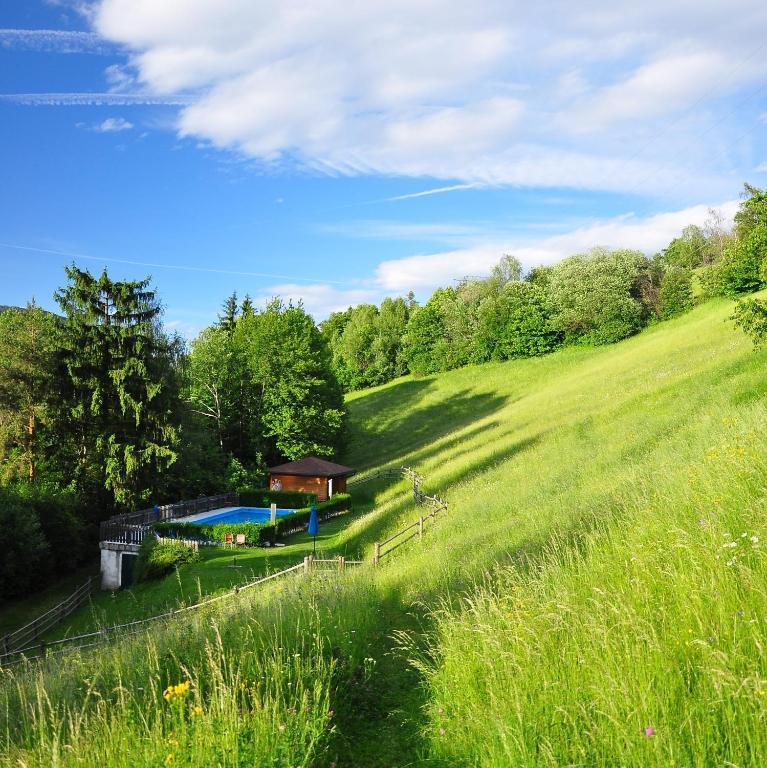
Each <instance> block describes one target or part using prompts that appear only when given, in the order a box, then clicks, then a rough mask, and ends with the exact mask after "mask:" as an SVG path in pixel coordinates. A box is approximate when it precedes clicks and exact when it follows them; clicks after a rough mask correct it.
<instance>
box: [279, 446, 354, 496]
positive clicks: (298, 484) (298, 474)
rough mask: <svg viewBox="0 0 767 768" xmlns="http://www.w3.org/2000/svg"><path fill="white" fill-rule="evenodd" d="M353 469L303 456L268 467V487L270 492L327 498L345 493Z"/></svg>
mask: <svg viewBox="0 0 767 768" xmlns="http://www.w3.org/2000/svg"><path fill="white" fill-rule="evenodd" d="M355 472H356V470H354V469H352V468H351V467H344V466H343V465H341V464H334V463H333V462H332V461H326V460H325V459H318V458H317V457H316V456H306V457H305V458H303V459H299V460H298V461H291V462H288V463H287V464H280V465H279V466H278V467H270V468H269V488H271V489H272V490H273V491H301V492H302V493H316V494H317V500H318V501H327V500H328V499H329V498H330V497H331V496H332V495H333V494H334V493H346V479H347V478H348V477H350V476H351V475H353V474H354V473H355Z"/></svg>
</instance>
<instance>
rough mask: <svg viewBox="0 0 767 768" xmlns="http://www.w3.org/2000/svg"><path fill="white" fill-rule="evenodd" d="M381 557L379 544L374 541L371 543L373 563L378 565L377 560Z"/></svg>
mask: <svg viewBox="0 0 767 768" xmlns="http://www.w3.org/2000/svg"><path fill="white" fill-rule="evenodd" d="M380 559H381V545H380V544H379V543H378V542H376V543H375V544H373V565H378V561H379V560H380Z"/></svg>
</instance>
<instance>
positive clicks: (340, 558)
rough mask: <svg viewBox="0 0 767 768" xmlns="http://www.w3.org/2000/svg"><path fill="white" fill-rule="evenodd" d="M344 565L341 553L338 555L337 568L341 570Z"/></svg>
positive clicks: (344, 561)
mask: <svg viewBox="0 0 767 768" xmlns="http://www.w3.org/2000/svg"><path fill="white" fill-rule="evenodd" d="M345 566H346V558H345V557H344V556H343V555H339V556H338V570H339V571H343V569H344V567H345Z"/></svg>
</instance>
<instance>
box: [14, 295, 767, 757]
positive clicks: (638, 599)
mask: <svg viewBox="0 0 767 768" xmlns="http://www.w3.org/2000/svg"><path fill="white" fill-rule="evenodd" d="M731 312H732V304H731V303H730V302H725V301H719V302H712V303H709V304H707V305H705V306H703V307H700V308H698V309H697V310H695V311H694V312H692V313H690V314H689V315H687V316H685V317H683V318H681V319H679V320H675V321H672V322H668V323H664V324H661V325H659V326H657V327H655V328H652V329H650V330H648V331H646V332H644V333H642V334H641V335H639V336H637V337H635V338H633V339H630V340H628V341H625V342H623V343H621V344H619V345H615V346H612V347H605V348H601V349H596V350H591V349H569V350H565V351H562V352H558V353H556V354H554V355H552V356H550V357H547V358H543V359H537V360H529V361H518V362H511V363H503V364H497V365H492V364H491V365H485V366H481V367H472V368H466V369H462V370H459V371H454V372H451V373H448V374H444V375H442V376H439V377H431V378H426V379H421V380H414V379H409V378H408V379H402V380H399V381H397V382H393V383H391V384H389V385H386V386H384V387H381V388H378V389H375V390H368V391H365V392H360V393H355V394H354V395H352V396H350V398H349V406H350V410H351V430H352V434H351V444H350V448H349V451H348V455H347V456H346V457H345V461H346V462H348V463H351V464H353V465H356V466H359V467H375V466H380V465H387V464H389V465H400V464H408V465H411V466H413V467H415V468H417V469H418V470H419V471H420V472H421V473H422V474H423V475H424V476H425V477H426V478H427V485H428V489H429V490H434V491H437V492H439V493H440V494H441V495H443V496H446V497H447V499H448V500H449V502H450V505H451V512H450V515H449V517H448V518H447V519H445V520H443V521H441V522H440V523H439V525H437V526H435V527H434V528H433V529H432V530H431V531H430V532H429V534H428V536H427V537H426V539H425V541H424V543H423V544H418V543H416V542H413V543H412V544H411V545H410V546H408V547H405V548H403V549H402V550H400V551H399V552H398V553H397V555H395V556H394V557H393V558H392V559H391V561H389V562H388V563H385V565H384V566H383V567H381V568H380V569H378V571H375V572H373V571H372V569H360V570H358V571H357V572H356V573H350V574H349V575H348V576H347V577H344V578H337V577H328V578H320V577H313V578H311V579H294V580H291V581H286V582H285V583H283V584H280V585H276V586H274V587H270V588H264V589H261V590H259V591H258V592H256V591H255V590H254V591H253V593H252V594H251V593H248V594H243V595H240V596H239V597H238V598H236V599H232V600H231V601H224V602H223V603H221V604H220V606H221V607H220V608H218V609H216V610H210V611H209V612H207V613H205V614H204V615H201V616H199V617H197V616H195V617H194V618H192V619H191V620H189V621H188V622H184V623H181V622H176V623H171V624H169V625H167V626H163V627H160V628H158V629H157V630H156V631H154V632H153V633H152V634H151V635H137V636H136V637H135V638H132V639H129V640H126V641H124V642H123V643H119V644H116V645H113V646H107V647H106V648H102V649H101V650H99V651H98V653H97V654H95V653H83V654H82V656H71V657H67V661H66V663H62V662H60V661H57V660H51V661H49V662H48V663H47V665H46V666H44V667H35V668H33V669H31V670H29V671H24V670H17V671H15V672H6V673H0V674H5V677H6V678H7V679H6V680H5V682H3V683H0V740H1V741H0V743H4V745H5V746H4V747H3V749H4V752H2V753H0V764H6V765H9V766H10V765H14V766H16V765H29V766H43V765H46V766H47V765H51V764H54V763H56V762H57V761H58V763H57V764H59V765H64V766H70V765H72V766H74V765H97V764H98V765H110V766H111V765H120V766H123V765H124V766H133V765H140V766H144V765H146V766H150V765H151V766H154V765H163V764H164V763H165V764H168V765H171V764H184V765H195V766H207V765H222V766H223V765H227V766H228V765H250V764H254V763H257V764H259V765H274V766H296V765H305V766H330V765H331V764H333V763H335V764H336V765H337V766H342V765H344V766H368V765H371V766H406V765H424V766H426V765H428V766H488V767H489V766H562V765H567V766H595V765H603V766H637V767H639V766H672V765H676V766H693V765H694V766H709V765H710V766H720V765H721V766H724V765H728V766H738V767H740V766H763V765H765V764H767V729H765V725H766V724H767V722H766V721H767V659H765V656H764V652H765V649H767V618H766V617H767V589H766V587H765V585H766V584H767V561H765V556H764V555H763V547H764V546H767V525H765V522H764V511H765V501H766V500H767V494H765V482H766V481H767V465H766V464H765V460H764V457H765V455H767V453H766V449H767V431H766V430H765V426H767V408H765V399H764V398H765V394H766V393H767V376H765V364H766V363H767V353H764V352H759V353H755V352H753V351H752V350H751V348H750V344H749V343H748V342H747V341H746V339H745V338H744V337H742V335H741V334H739V333H738V332H737V331H735V330H734V329H733V327H732V324H731V323H730V322H728V317H729V315H730V314H731ZM367 494H368V498H367V499H361V500H360V504H359V506H358V507H357V510H358V511H357V512H356V513H355V515H354V516H353V517H350V518H349V520H348V522H347V521H343V523H338V528H337V529H336V530H333V531H330V532H329V539H328V541H327V544H326V548H327V550H328V551H330V550H331V549H332V550H333V551H334V553H335V551H338V552H342V551H344V549H346V551H347V552H351V551H354V552H357V551H361V552H365V553H367V554H369V553H370V547H371V544H372V542H373V541H375V540H376V539H381V538H383V537H384V536H385V535H386V534H387V532H390V531H393V530H395V529H396V528H397V527H399V525H400V524H401V523H402V522H404V521H408V522H409V521H410V520H412V519H413V517H414V516H415V515H417V512H416V511H415V508H414V507H413V504H412V501H411V499H410V497H409V495H408V493H407V487H406V484H405V483H403V482H400V483H394V484H392V485H391V486H388V487H384V485H382V484H379V485H377V486H375V487H373V488H369V489H368V490H367ZM371 496H375V499H371V498H370V497H371ZM372 501H375V504H374V505H372V504H371V502H372ZM368 504H371V506H370V509H371V510H373V511H369V512H368V511H366V510H367V509H368V506H367V505H368ZM341 520H343V518H342V519H341ZM305 545H306V542H296V554H299V551H298V550H299V549H300V548H301V547H304V546H305ZM262 556H263V555H260V554H259V555H254V557H262ZM218 565H219V566H220V565H221V563H219V564H218ZM263 565H264V564H263V563H259V564H255V563H254V565H253V567H252V570H253V572H254V573H255V572H256V571H257V569H258V568H261V567H262V566H263ZM196 567H197V568H198V569H202V570H205V568H212V567H217V566H215V564H214V563H211V564H209V565H204V566H202V565H201V566H196ZM272 567H273V566H272ZM198 577H199V574H198ZM174 578H175V577H170V578H169V579H168V580H166V582H163V583H162V584H160V585H156V586H154V587H153V588H154V589H158V590H160V591H162V592H163V596H162V598H161V599H160V600H159V602H161V603H162V604H169V603H172V601H173V599H174V597H173V595H174V590H175V589H176V587H173V586H172V585H173V580H174ZM185 578H186V579H190V578H191V582H190V583H191V584H192V585H194V577H193V576H192V575H191V574H186V575H185V574H184V572H183V571H182V573H181V574H179V577H178V578H175V581H176V584H177V585H178V584H179V583H181V584H182V586H183V584H184V579H185ZM211 583H212V582H211ZM219 586H220V587H222V586H225V585H223V584H221V585H219ZM147 589H149V588H147ZM184 589H185V592H184V595H185V597H186V598H187V599H188V596H189V594H190V593H191V592H193V591H194V590H193V589H191V590H190V589H189V587H188V586H187V587H184ZM201 591H204V590H201ZM137 594H138V592H137ZM120 599H124V598H120ZM138 602H139V603H140V602H141V601H138ZM105 610H106V609H105ZM104 615H106V614H104ZM181 680H190V681H191V684H192V685H191V688H190V690H189V691H188V692H186V693H183V694H181V695H180V696H179V697H176V698H172V700H171V701H165V700H163V698H162V689H163V688H164V687H165V686H166V685H167V684H168V683H176V682H180V681H181ZM194 706H198V707H199V708H200V712H198V713H197V712H195V711H194V709H193V707H194ZM647 729H649V730H647ZM647 734H649V735H647ZM169 755H170V757H168V756H169Z"/></svg>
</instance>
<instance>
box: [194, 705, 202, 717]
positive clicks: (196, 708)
mask: <svg viewBox="0 0 767 768" xmlns="http://www.w3.org/2000/svg"><path fill="white" fill-rule="evenodd" d="M192 714H193V715H201V714H202V707H201V706H200V705H199V704H195V705H194V707H193V708H192Z"/></svg>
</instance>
